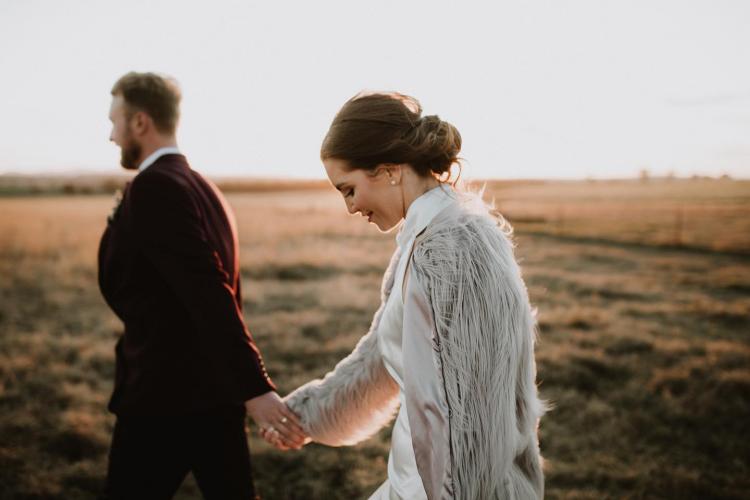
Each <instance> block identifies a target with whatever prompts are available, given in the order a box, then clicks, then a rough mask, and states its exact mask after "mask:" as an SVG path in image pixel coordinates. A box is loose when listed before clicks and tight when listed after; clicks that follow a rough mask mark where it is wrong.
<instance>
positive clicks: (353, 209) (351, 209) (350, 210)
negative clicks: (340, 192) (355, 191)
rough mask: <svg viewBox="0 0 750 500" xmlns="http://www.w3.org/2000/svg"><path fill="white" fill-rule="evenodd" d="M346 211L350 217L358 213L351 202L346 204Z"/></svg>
mask: <svg viewBox="0 0 750 500" xmlns="http://www.w3.org/2000/svg"><path fill="white" fill-rule="evenodd" d="M346 209H347V210H348V211H349V213H350V214H351V215H354V214H356V213H357V212H358V211H359V209H358V208H357V207H356V206H355V205H354V202H351V201H347V202H346Z"/></svg>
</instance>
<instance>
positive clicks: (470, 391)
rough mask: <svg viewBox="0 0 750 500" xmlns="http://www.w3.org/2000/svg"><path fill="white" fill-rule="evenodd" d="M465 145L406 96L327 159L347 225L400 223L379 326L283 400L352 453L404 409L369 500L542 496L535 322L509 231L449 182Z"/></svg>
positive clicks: (364, 102) (320, 437)
mask: <svg viewBox="0 0 750 500" xmlns="http://www.w3.org/2000/svg"><path fill="white" fill-rule="evenodd" d="M460 149H461V136H460V134H459V133H458V130H456V129H455V128H454V127H453V126H452V125H450V124H449V123H446V122H444V121H441V120H440V119H439V118H438V117H437V116H424V117H422V116H421V107H420V105H419V103H418V102H417V101H416V100H415V99H413V98H411V97H408V96H404V95H401V94H369V95H361V94H360V95H358V96H355V97H354V98H352V99H351V100H349V101H348V102H347V103H346V104H345V105H344V106H343V108H342V109H341V110H340V111H339V113H338V114H337V115H336V117H335V119H334V120H333V123H332V125H331V128H330V130H329V131H328V134H327V135H326V137H325V140H324V141H323V146H322V149H321V159H322V161H323V164H324V165H325V168H326V173H327V174H328V177H329V179H330V181H331V183H332V184H333V185H334V186H335V187H336V189H338V190H339V191H340V192H341V194H342V195H343V197H344V200H345V202H346V206H347V209H348V211H349V213H351V214H356V213H359V214H361V215H363V216H366V217H367V218H368V220H369V221H370V222H372V223H374V224H375V225H377V227H378V228H379V229H380V230H381V231H388V230H391V229H393V228H394V227H396V226H397V225H398V224H399V223H400V222H401V221H402V220H403V223H402V224H401V227H400V229H399V232H398V235H397V236H396V240H397V243H398V247H397V249H396V251H395V253H394V255H393V258H392V259H391V263H390V265H389V266H388V270H387V272H386V274H385V277H384V279H383V287H382V304H381V306H380V309H379V310H378V312H377V313H376V314H375V317H374V319H373V322H372V326H371V328H370V331H369V333H368V334H367V335H365V336H364V337H363V338H362V339H361V340H360V342H359V343H358V344H357V346H356V347H355V349H354V351H353V352H352V353H351V354H350V355H349V356H347V357H346V358H345V359H344V360H342V361H341V362H340V363H339V364H338V365H336V367H335V368H334V370H333V371H331V372H330V373H328V374H327V375H326V376H325V377H324V378H323V379H322V380H314V381H312V382H309V383H308V384H305V385H304V386H302V387H300V388H299V389H297V390H295V391H294V392H293V393H292V394H290V395H289V396H288V397H287V398H286V402H287V404H288V405H289V407H290V408H291V409H292V410H293V411H294V412H295V413H297V414H298V415H299V416H300V417H301V420H302V422H303V425H304V428H305V430H306V432H307V433H308V434H309V435H310V436H311V438H312V439H313V440H314V441H317V442H319V443H323V444H327V445H330V446H341V445H351V444H355V443H357V442H359V441H361V440H363V439H366V438H367V437H369V436H371V435H372V434H373V433H375V432H376V431H378V430H379V429H380V428H381V427H382V426H384V425H385V424H387V423H388V422H389V421H390V420H391V418H392V417H393V414H394V412H395V411H396V409H397V408H399V405H400V410H399V411H398V416H397V417H396V423H395V425H394V428H393V433H392V442H391V451H390V456H389V460H388V480H387V481H386V482H385V483H383V485H382V486H381V487H380V488H379V489H378V490H377V491H376V492H375V493H374V494H373V496H372V497H371V498H376V499H381V498H382V499H388V498H403V499H417V498H430V499H433V498H459V499H474V498H480V499H485V498H518V499H521V498H524V499H525V498H541V497H542V496H543V488H544V486H543V475H542V469H541V457H540V455H539V447H538V442H537V424H538V420H539V418H540V416H541V415H542V413H543V405H542V403H541V402H540V400H539V399H538V397H537V390H536V385H535V371H536V369H535V363H534V353H533V349H534V337H535V330H534V328H535V322H534V318H533V314H532V310H531V307H530V305H529V300H528V294H527V291H526V287H525V286H524V283H523V281H522V279H521V274H520V270H519V268H518V265H517V264H516V262H515V260H514V257H513V250H512V243H511V241H510V240H509V238H508V235H507V234H506V232H505V231H503V230H502V227H503V224H502V223H501V221H499V220H497V219H496V218H495V217H493V216H492V215H491V212H490V209H489V207H488V206H487V205H485V204H484V203H483V202H482V201H481V199H480V198H479V197H478V196H475V195H470V194H466V193H461V192H458V191H457V190H455V189H454V188H453V187H452V186H451V185H449V184H447V183H446V180H447V177H448V176H450V170H451V167H452V166H453V165H454V164H456V163H457V161H458V159H457V155H458V153H459V151H460Z"/></svg>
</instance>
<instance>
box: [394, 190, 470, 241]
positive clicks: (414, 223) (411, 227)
mask: <svg viewBox="0 0 750 500" xmlns="http://www.w3.org/2000/svg"><path fill="white" fill-rule="evenodd" d="M455 199H456V193H455V191H453V189H452V188H451V187H448V186H445V185H442V184H441V185H440V186H438V187H436V188H432V189H430V190H429V191H427V192H426V193H424V194H423V195H421V196H420V197H419V198H417V199H416V200H414V201H413V202H412V203H411V205H409V209H408V210H407V211H406V218H405V219H404V222H403V224H402V225H401V229H399V232H398V234H397V235H396V242H397V243H398V246H399V247H401V248H402V250H403V247H404V245H406V244H407V243H408V242H409V241H411V240H412V239H414V238H415V237H416V236H417V235H418V234H419V233H421V232H422V231H423V230H424V228H426V227H427V226H428V225H429V224H430V222H432V219H434V218H435V216H436V215H437V214H439V213H440V212H441V211H442V210H443V209H444V208H445V207H447V206H448V205H449V204H450V203H451V202H453V201H455Z"/></svg>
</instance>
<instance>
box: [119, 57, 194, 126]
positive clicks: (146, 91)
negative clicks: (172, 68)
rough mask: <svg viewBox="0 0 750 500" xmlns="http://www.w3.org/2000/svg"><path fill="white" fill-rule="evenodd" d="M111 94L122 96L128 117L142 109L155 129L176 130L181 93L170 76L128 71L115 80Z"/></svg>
mask: <svg viewBox="0 0 750 500" xmlns="http://www.w3.org/2000/svg"><path fill="white" fill-rule="evenodd" d="M112 95H122V96H123V98H124V99H125V103H126V104H127V116H128V117H131V116H133V114H134V113H135V112H137V111H143V112H144V113H146V114H147V115H148V116H150V117H151V119H152V120H153V121H154V126H155V127H156V129H157V130H158V131H159V132H162V133H165V134H174V133H175V131H176V130H177V121H178V120H179V118H180V99H181V98H182V94H181V93H180V87H179V86H178V84H177V81H176V80H174V79H173V78H170V77H166V76H161V75H158V74H156V73H136V72H135V71H131V72H130V73H127V74H126V75H123V76H122V77H120V79H119V80H117V82H116V83H115V85H114V86H113V87H112Z"/></svg>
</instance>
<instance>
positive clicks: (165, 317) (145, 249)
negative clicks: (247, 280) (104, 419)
mask: <svg viewBox="0 0 750 500" xmlns="http://www.w3.org/2000/svg"><path fill="white" fill-rule="evenodd" d="M180 98H181V96H180V91H179V88H178V87H177V84H176V82H175V81H174V80H171V79H169V78H166V77H163V76H160V75H157V74H153V73H134V72H131V73H128V74H126V75H124V76H123V77H122V78H120V79H119V80H118V81H117V83H115V85H114V87H113V88H112V105H111V108H110V113H109V118H110V120H111V121H112V133H111V135H110V140H111V141H112V142H114V143H115V144H117V145H118V146H119V147H120V149H121V153H122V157H121V163H122V166H123V167H125V168H126V169H131V170H138V171H139V173H138V174H137V175H136V176H135V178H134V179H133V181H132V182H131V183H129V185H128V186H126V188H125V191H124V193H123V196H122V201H121V203H120V205H119V206H118V207H117V208H116V209H115V211H114V213H113V214H112V216H111V217H110V220H109V224H108V226H107V229H106V230H105V232H104V235H103V236H102V240H101V244H100V248H99V286H100V288H101V291H102V294H103V295H104V298H105V300H106V301H107V303H108V304H109V306H110V307H111V308H112V310H113V311H114V312H115V314H117V316H118V317H119V318H120V319H121V320H122V321H123V323H124V325H125V333H124V334H123V335H122V336H121V337H120V339H119V340H118V342H117V346H116V348H115V352H116V372H115V386H114V392H113V394H112V398H111V400H110V403H109V409H110V411H112V412H113V413H115V414H116V415H117V421H116V424H115V428H114V432H113V436H112V445H111V449H110V455H109V468H108V474H107V495H108V496H109V497H111V498H139V499H140V498H149V499H150V498H171V497H172V496H173V495H174V493H175V492H176V490H177V489H178V488H179V486H180V484H181V483H182V481H183V479H184V478H185V476H186V475H187V474H188V472H191V471H192V473H193V475H194V476H195V479H196V481H197V483H198V486H199V487H200V489H201V491H202V493H203V495H204V496H205V497H206V498H221V499H233V498H237V499H239V498H242V499H247V498H252V497H253V496H254V495H255V493H254V487H253V480H252V476H251V469H250V454H249V450H248V445H247V436H246V434H245V415H246V413H247V414H249V415H250V416H251V417H252V418H253V419H254V420H255V422H256V423H257V424H258V425H259V426H260V428H261V429H264V430H269V429H270V430H271V431H272V432H278V433H279V434H280V435H281V437H282V439H283V440H284V442H285V444H286V446H287V447H292V448H297V447H299V446H301V444H302V442H303V440H304V438H305V436H304V434H303V431H302V429H301V428H300V427H299V421H298V420H297V418H296V416H295V415H294V414H293V413H292V412H290V411H289V409H288V408H287V407H286V406H285V405H284V403H283V402H282V401H281V398H279V396H278V394H277V393H276V390H275V387H274V385H273V382H271V379H270V378H269V376H268V374H267V373H266V369H265V367H264V366H263V360H262V358H261V355H260V352H259V351H258V348H257V347H256V346H255V343H254V342H253V339H252V336H251V335H250V332H249V331H248V330H247V328H246V327H245V324H244V322H243V317H242V312H241V307H242V298H241V293H240V277H239V255H238V250H239V246H238V242H237V230H236V225H235V221H234V216H233V214H232V211H231V209H230V207H229V205H228V204H227V202H226V201H225V199H224V197H223V196H222V195H221V193H220V192H219V190H218V189H217V188H216V187H215V186H214V185H213V184H211V183H210V182H208V181H207V180H205V179H204V178H203V177H201V176H200V175H199V174H198V173H197V172H195V171H194V170H191V168H190V166H189V164H188V162H187V159H186V158H185V156H184V155H182V154H181V153H180V151H179V150H178V148H177V142H176V129H177V122H178V118H179V103H180Z"/></svg>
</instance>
